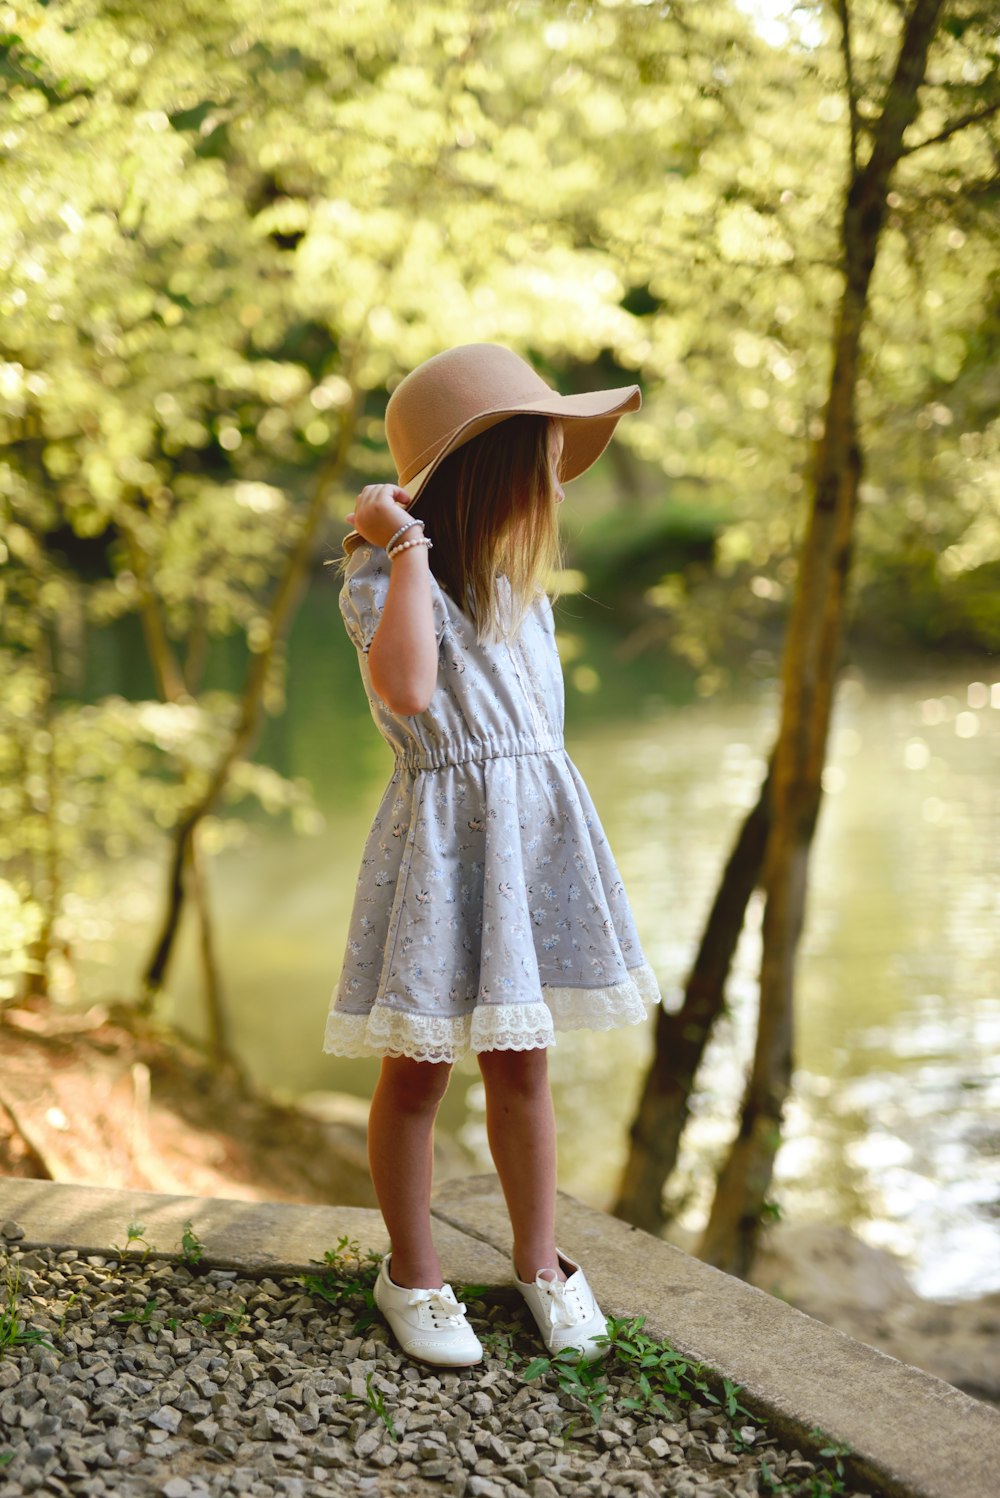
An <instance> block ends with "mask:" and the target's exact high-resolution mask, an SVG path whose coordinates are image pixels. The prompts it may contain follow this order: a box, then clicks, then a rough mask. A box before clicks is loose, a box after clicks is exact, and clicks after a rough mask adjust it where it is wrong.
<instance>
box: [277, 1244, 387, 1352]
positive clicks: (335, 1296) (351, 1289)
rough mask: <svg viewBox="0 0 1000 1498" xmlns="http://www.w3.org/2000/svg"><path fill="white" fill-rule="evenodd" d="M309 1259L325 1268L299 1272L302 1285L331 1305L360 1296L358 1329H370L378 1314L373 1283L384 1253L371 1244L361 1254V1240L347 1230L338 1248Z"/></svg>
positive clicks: (339, 1304)
mask: <svg viewBox="0 0 1000 1498" xmlns="http://www.w3.org/2000/svg"><path fill="white" fill-rule="evenodd" d="M309 1262H310V1264H316V1265H317V1266H318V1267H320V1268H322V1269H323V1271H324V1272H323V1273H322V1274H304V1275H299V1276H297V1279H298V1280H299V1282H300V1283H301V1285H302V1287H303V1289H304V1290H306V1291H307V1292H308V1294H310V1295H316V1296H318V1297H319V1299H320V1300H325V1301H326V1302H327V1304H328V1305H332V1306H341V1305H343V1304H344V1302H345V1301H348V1300H352V1299H360V1300H361V1302H362V1305H363V1309H362V1311H361V1312H360V1314H359V1316H358V1318H357V1321H356V1322H355V1331H358V1332H363V1331H367V1329H368V1327H370V1326H371V1324H372V1322H373V1321H374V1320H375V1317H376V1314H377V1311H376V1306H375V1295H374V1285H375V1281H376V1279H377V1278H378V1271H379V1265H380V1264H381V1262H382V1255H381V1254H380V1253H376V1252H375V1250H374V1249H371V1248H369V1249H367V1250H366V1251H365V1252H364V1254H362V1252H361V1245H360V1243H358V1242H357V1240H356V1239H354V1238H348V1237H347V1235H346V1234H345V1235H344V1236H343V1237H342V1238H338V1240H337V1247H336V1248H328V1249H327V1250H326V1252H325V1253H324V1255H323V1258H322V1259H310V1260H309Z"/></svg>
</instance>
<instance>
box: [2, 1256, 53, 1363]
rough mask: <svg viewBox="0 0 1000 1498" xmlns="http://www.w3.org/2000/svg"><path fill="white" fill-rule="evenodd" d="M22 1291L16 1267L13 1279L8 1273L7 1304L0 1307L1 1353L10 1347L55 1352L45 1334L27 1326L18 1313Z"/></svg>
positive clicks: (8, 1272)
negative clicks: (38, 1348) (34, 1348)
mask: <svg viewBox="0 0 1000 1498" xmlns="http://www.w3.org/2000/svg"><path fill="white" fill-rule="evenodd" d="M20 1289H21V1270H20V1268H19V1266H18V1265H16V1264H15V1266H14V1275H13V1279H12V1278H11V1273H10V1270H9V1269H8V1271H7V1304H6V1306H3V1307H0V1352H6V1351H7V1349H8V1347H47V1348H48V1349H49V1350H50V1352H55V1348H54V1347H53V1346H52V1343H51V1342H47V1341H46V1340H45V1334H44V1332H40V1331H38V1330H37V1329H36V1328H35V1327H32V1326H25V1325H24V1323H23V1322H22V1320H21V1318H20V1316H19V1315H18V1311H17V1298H18V1295H19V1293H20Z"/></svg>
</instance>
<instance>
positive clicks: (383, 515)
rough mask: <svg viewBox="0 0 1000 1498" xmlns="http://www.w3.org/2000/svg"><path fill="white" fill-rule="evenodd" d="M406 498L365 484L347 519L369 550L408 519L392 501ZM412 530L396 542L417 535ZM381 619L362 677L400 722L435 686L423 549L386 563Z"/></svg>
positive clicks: (431, 619) (415, 528)
mask: <svg viewBox="0 0 1000 1498" xmlns="http://www.w3.org/2000/svg"><path fill="white" fill-rule="evenodd" d="M399 494H401V495H402V496H403V498H404V499H406V498H407V495H406V493H405V491H404V490H402V489H399V488H397V486H396V485H395V484H368V485H367V486H366V487H365V488H364V489H363V490H362V491H361V494H360V496H359V498H358V503H357V505H356V507H355V509H354V511H353V512H352V514H350V515H348V516H347V520H348V521H349V522H353V525H354V528H355V530H357V531H360V533H361V534H362V535H363V536H364V538H365V540H366V541H370V542H371V543H372V545H373V546H385V544H386V542H387V541H389V540H390V539H391V537H392V536H393V535H394V534H395V532H396V531H397V530H398V529H399V527H400V526H401V525H403V524H404V523H405V521H407V520H408V519H411V518H412V517H411V516H410V514H409V512H408V511H407V510H405V509H404V508H403V507H402V505H400V504H397V503H396V500H395V497H394V496H396V495H399ZM422 535H423V530H422V529H421V527H420V526H416V525H415V526H413V527H412V528H411V529H410V530H408V531H407V532H406V533H405V535H403V536H401V537H400V540H402V541H409V540H411V539H412V538H413V537H416V536H422ZM390 568H391V570H390V573H389V588H388V591H387V593H386V599H385V604H384V605H383V608H382V617H381V619H380V620H379V622H378V627H377V628H376V630H375V634H374V636H373V638H372V642H371V645H370V646H369V648H368V673H369V675H370V677H371V683H372V686H373V687H374V688H375V691H376V692H377V693H378V695H379V696H380V697H381V699H382V701H383V702H384V703H385V705H386V707H388V708H390V709H391V710H392V712H394V713H399V714H400V716H401V717H410V716H412V715H413V714H414V713H422V712H423V711H424V710H425V708H426V707H427V706H428V704H429V703H430V700H431V698H432V697H433V695H434V689H435V687H436V686H437V672H438V653H437V639H436V636H435V631H434V612H433V607H432V604H431V583H430V566H429V564H428V559H427V547H426V546H411V547H410V548H409V549H408V550H407V551H403V552H400V554H399V555H398V556H397V557H396V558H395V559H394V561H392V562H391V563H390Z"/></svg>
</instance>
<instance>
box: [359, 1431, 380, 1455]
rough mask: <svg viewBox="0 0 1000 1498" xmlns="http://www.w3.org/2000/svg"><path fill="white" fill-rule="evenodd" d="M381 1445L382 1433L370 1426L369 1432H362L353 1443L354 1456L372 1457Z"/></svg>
mask: <svg viewBox="0 0 1000 1498" xmlns="http://www.w3.org/2000/svg"><path fill="white" fill-rule="evenodd" d="M381 1444H382V1432H381V1431H379V1430H376V1429H375V1427H374V1426H372V1427H371V1428H370V1429H369V1430H363V1431H362V1432H361V1434H360V1435H359V1436H358V1439H357V1440H356V1441H355V1443H354V1455H355V1456H362V1457H366V1456H374V1454H375V1452H376V1451H377V1450H378V1448H379V1447H380V1446H381Z"/></svg>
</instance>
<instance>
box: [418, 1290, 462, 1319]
mask: <svg viewBox="0 0 1000 1498" xmlns="http://www.w3.org/2000/svg"><path fill="white" fill-rule="evenodd" d="M407 1304H408V1305H411V1306H420V1305H426V1306H427V1308H428V1310H429V1311H430V1313H431V1319H432V1320H433V1321H434V1322H435V1324H437V1323H438V1318H439V1317H440V1318H441V1320H443V1321H446V1322H449V1323H451V1324H456V1323H457V1322H458V1321H459V1320H460V1319H461V1317H462V1316H463V1315H464V1314H465V1303H464V1302H463V1301H461V1300H456V1299H455V1292H454V1290H453V1289H452V1288H451V1286H450V1285H443V1286H441V1288H440V1289H437V1290H411V1291H410V1294H409V1296H408V1297H407Z"/></svg>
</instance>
